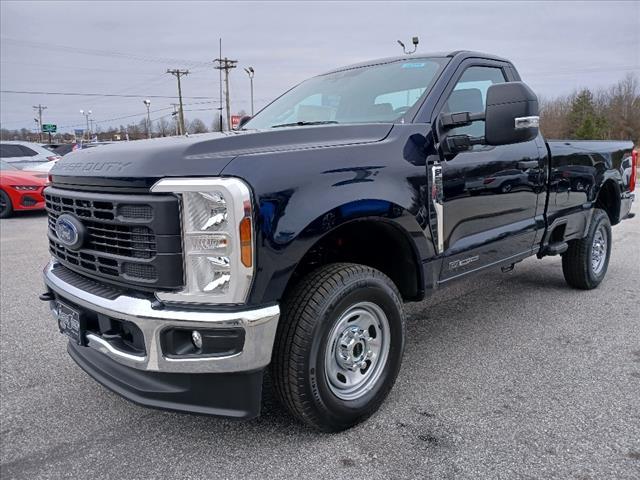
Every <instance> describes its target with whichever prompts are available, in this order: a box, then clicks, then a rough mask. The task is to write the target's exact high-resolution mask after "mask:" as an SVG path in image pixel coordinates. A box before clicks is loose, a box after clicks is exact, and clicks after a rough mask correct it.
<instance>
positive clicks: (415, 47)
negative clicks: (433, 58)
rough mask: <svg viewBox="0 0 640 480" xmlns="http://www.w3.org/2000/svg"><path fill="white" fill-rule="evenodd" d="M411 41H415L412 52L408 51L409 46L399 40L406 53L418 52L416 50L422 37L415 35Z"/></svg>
mask: <svg viewBox="0 0 640 480" xmlns="http://www.w3.org/2000/svg"><path fill="white" fill-rule="evenodd" d="M411 42H412V43H413V50H411V51H410V52H407V47H405V46H404V43H402V42H401V41H400V40H398V43H399V44H400V46H401V47H402V51H403V52H404V53H405V55H411V54H412V53H415V52H416V50H417V49H418V43H420V39H419V38H418V37H413V38H412V39H411Z"/></svg>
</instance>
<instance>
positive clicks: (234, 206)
mask: <svg viewBox="0 0 640 480" xmlns="http://www.w3.org/2000/svg"><path fill="white" fill-rule="evenodd" d="M151 191H152V192H154V193H156V192H171V193H175V194H176V195H178V196H179V197H180V199H181V202H182V244H183V250H184V271H185V287H184V289H183V290H182V291H180V292H177V293H173V292H158V293H157V294H156V296H157V297H158V299H160V300H163V301H171V302H198V303H224V304H239V303H244V302H245V301H246V299H247V295H248V294H249V288H250V287H251V279H252V278H253V255H254V253H253V225H252V218H251V214H252V212H251V194H250V192H249V188H248V187H247V185H246V184H245V183H244V182H243V181H242V180H239V179H236V178H175V179H164V180H160V181H159V182H157V183H156V184H155V185H154V186H153V187H152V188H151Z"/></svg>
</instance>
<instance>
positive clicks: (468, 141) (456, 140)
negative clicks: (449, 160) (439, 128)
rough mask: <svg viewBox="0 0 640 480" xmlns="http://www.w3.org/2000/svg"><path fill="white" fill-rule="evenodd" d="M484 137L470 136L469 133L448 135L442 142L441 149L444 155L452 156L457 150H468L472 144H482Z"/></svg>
mask: <svg viewBox="0 0 640 480" xmlns="http://www.w3.org/2000/svg"><path fill="white" fill-rule="evenodd" d="M484 144H485V140H484V137H470V136H469V135H449V136H448V137H445V139H444V142H443V143H442V150H443V153H444V154H445V156H446V157H453V156H454V155H455V154H456V153H458V152H463V151H465V150H470V149H471V148H472V147H473V146H474V145H484Z"/></svg>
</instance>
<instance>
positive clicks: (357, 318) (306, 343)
mask: <svg viewBox="0 0 640 480" xmlns="http://www.w3.org/2000/svg"><path fill="white" fill-rule="evenodd" d="M282 307H283V309H282V317H281V318H280V322H279V325H278V334H277V337H276V344H275V346H274V354H273V363H272V369H273V378H274V384H275V390H276V394H277V396H278V398H279V399H280V401H281V402H282V403H283V404H284V405H285V406H286V407H287V408H288V410H289V411H290V412H291V413H292V414H293V415H294V416H295V417H297V418H298V419H300V420H302V421H303V422H304V423H306V424H308V425H310V426H312V427H314V428H317V429H319V430H323V431H340V430H344V429H347V428H349V427H351V426H353V425H355V424H357V423H359V422H361V421H363V420H365V419H366V418H367V417H369V416H370V415H371V414H373V413H374V412H375V411H376V410H377V409H378V408H379V407H380V405H381V404H382V402H383V401H384V399H385V398H386V396H387V394H388V393H389V391H390V390H391V388H392V386H393V384H394V382H395V379H396V377H397V375H398V371H399V370H400V364H401V361H402V354H403V351H404V335H405V325H404V312H403V307H402V302H401V299H400V294H399V293H398V290H397V289H396V287H395V285H394V284H393V282H392V281H391V280H390V279H389V278H388V277H387V276H386V275H384V274H383V273H382V272H380V271H378V270H375V269H373V268H370V267H367V266H364V265H357V264H347V263H340V264H331V265H327V266H325V267H322V268H319V269H318V270H316V271H314V272H312V273H310V274H309V275H308V276H307V277H305V278H304V279H303V280H302V281H301V282H300V283H299V284H298V285H297V286H296V288H294V290H293V291H292V292H290V294H289V295H287V297H286V298H285V300H284V301H283V305H282Z"/></svg>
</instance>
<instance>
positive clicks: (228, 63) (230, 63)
mask: <svg viewBox="0 0 640 480" xmlns="http://www.w3.org/2000/svg"><path fill="white" fill-rule="evenodd" d="M214 62H215V63H217V65H216V66H215V68H216V70H220V73H222V71H223V70H224V85H225V89H226V96H225V97H226V98H225V102H226V106H227V128H228V129H229V130H231V101H230V98H229V70H231V69H233V68H236V64H237V63H238V61H237V60H229V59H228V58H227V57H224V58H222V54H221V55H220V58H216V59H215V60H214ZM221 86H222V82H221Z"/></svg>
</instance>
